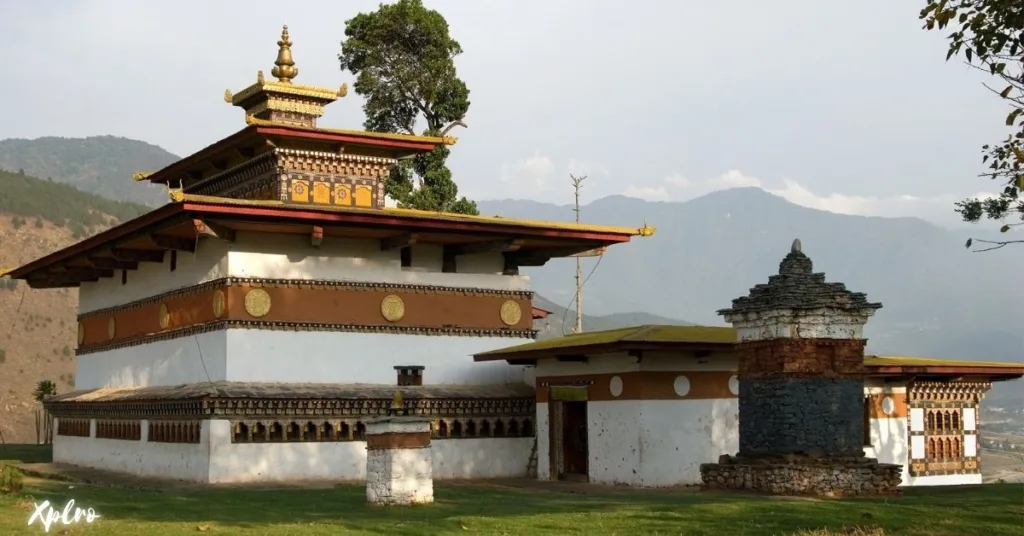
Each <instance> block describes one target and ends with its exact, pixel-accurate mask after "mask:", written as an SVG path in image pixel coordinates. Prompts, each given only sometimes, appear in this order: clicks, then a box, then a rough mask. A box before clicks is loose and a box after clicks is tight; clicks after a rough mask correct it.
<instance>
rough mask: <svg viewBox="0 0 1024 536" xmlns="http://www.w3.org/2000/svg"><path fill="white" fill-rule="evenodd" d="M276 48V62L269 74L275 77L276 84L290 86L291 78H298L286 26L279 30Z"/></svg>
mask: <svg viewBox="0 0 1024 536" xmlns="http://www.w3.org/2000/svg"><path fill="white" fill-rule="evenodd" d="M277 46H278V49H277V61H275V62H274V66H275V67H274V68H273V69H272V70H271V71H270V74H272V75H273V76H275V77H277V81H278V82H281V83H282V84H290V83H292V79H293V78H295V77H296V76H299V70H298V69H297V68H296V67H295V61H294V60H293V59H292V42H291V40H290V39H289V38H288V25H287V24H285V25H284V28H282V29H281V40H280V41H278V42H277Z"/></svg>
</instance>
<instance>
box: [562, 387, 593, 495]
mask: <svg viewBox="0 0 1024 536" xmlns="http://www.w3.org/2000/svg"><path fill="white" fill-rule="evenodd" d="M563 404H564V411H565V415H564V417H563V419H564V420H563V423H564V426H563V427H562V461H563V463H564V467H565V473H566V474H567V475H579V476H584V477H585V476H587V403H586V402H563Z"/></svg>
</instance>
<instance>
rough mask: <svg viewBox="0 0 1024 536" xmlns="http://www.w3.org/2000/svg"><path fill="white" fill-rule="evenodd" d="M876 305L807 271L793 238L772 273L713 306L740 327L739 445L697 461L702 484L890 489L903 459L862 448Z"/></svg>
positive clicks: (798, 490) (815, 491)
mask: <svg viewBox="0 0 1024 536" xmlns="http://www.w3.org/2000/svg"><path fill="white" fill-rule="evenodd" d="M881 307H882V305H881V304H880V303H871V302H869V301H868V300H867V296H866V295H864V294H863V293H858V292H851V291H849V290H847V288H846V286H845V285H843V284H842V283H828V282H826V281H825V275H824V274H821V273H814V272H813V264H812V263H811V259H809V258H808V257H807V256H806V255H804V253H803V251H802V248H801V244H800V240H795V241H793V247H792V249H791V251H790V252H789V254H788V255H786V257H785V258H784V259H783V260H782V262H781V263H780V264H779V273H778V274H777V275H773V276H771V277H769V278H768V283H767V284H760V285H757V286H755V287H754V288H752V289H751V290H750V294H749V295H748V296H744V297H741V298H737V299H735V300H733V302H732V307H731V308H729V309H722V310H720V311H718V313H719V314H720V315H722V316H724V317H725V319H726V320H727V321H729V322H731V323H732V325H733V327H735V328H736V332H737V339H738V343H737V345H736V352H737V356H738V358H739V419H740V422H739V443H740V445H739V446H740V451H739V453H738V455H737V456H736V457H727V456H726V457H723V460H721V463H719V464H705V466H702V467H701V473H702V478H703V480H704V483H705V485H707V486H709V487H725V488H741V489H751V490H757V491H766V492H769V493H776V494H787V495H789V494H794V495H795V494H810V495H865V494H890V493H892V492H894V490H895V487H896V486H898V485H899V474H900V470H901V468H900V466H898V465H896V466H887V465H879V464H878V463H877V462H875V460H869V459H867V458H865V457H864V420H863V400H864V375H865V369H864V346H865V344H866V342H867V341H866V340H865V339H864V336H863V328H864V325H865V324H866V323H867V321H868V318H869V317H870V316H871V315H873V314H874V313H875V311H876V310H878V309H880V308H881ZM865 469H868V470H867V471H864V470H865ZM893 478H895V482H893ZM787 481H788V482H787Z"/></svg>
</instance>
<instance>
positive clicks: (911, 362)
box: [864, 355, 1024, 368]
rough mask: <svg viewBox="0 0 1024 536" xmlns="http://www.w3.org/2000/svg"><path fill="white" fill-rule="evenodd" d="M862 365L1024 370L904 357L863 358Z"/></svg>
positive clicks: (1005, 365)
mask: <svg viewBox="0 0 1024 536" xmlns="http://www.w3.org/2000/svg"><path fill="white" fill-rule="evenodd" d="M864 364H865V365H867V366H869V367H993V368H1024V363H997V362H992V361H966V360H963V359H960V360H956V359H938V358H934V357H905V356H888V355H886V356H882V355H869V356H864Z"/></svg>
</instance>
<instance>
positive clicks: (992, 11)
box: [921, 0, 1024, 251]
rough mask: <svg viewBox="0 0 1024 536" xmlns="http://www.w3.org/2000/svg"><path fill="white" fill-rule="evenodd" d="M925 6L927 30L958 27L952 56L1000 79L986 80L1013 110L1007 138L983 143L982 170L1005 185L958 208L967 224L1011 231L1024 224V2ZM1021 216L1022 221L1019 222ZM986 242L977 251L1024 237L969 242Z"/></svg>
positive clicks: (956, 0)
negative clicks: (996, 224)
mask: <svg viewBox="0 0 1024 536" xmlns="http://www.w3.org/2000/svg"><path fill="white" fill-rule="evenodd" d="M927 3H928V5H927V6H926V7H925V8H924V9H922V10H921V19H922V20H924V21H925V25H924V27H925V29H926V30H940V31H942V30H945V29H947V28H949V29H952V30H953V32H952V33H951V34H949V36H948V38H947V39H948V41H949V50H948V51H947V53H946V59H947V60H949V59H950V58H953V57H954V56H956V57H962V58H964V59H965V60H966V62H967V64H968V65H970V66H972V67H974V68H976V69H980V70H983V71H984V72H986V73H988V74H989V75H991V76H992V77H993V78H994V79H995V80H996V84H995V85H990V84H986V85H985V87H987V88H988V89H989V90H991V91H992V92H993V93H994V94H996V95H998V96H999V98H1001V99H1003V101H1005V102H1006V103H1007V104H1008V105H1009V107H1010V111H1009V113H1008V114H1007V116H1006V126H1007V127H1009V129H1010V133H1009V134H1008V135H1007V137H1006V139H1004V140H1003V141H1001V142H999V143H997V144H993V145H984V146H982V162H983V164H984V165H985V166H986V170H985V171H984V172H983V173H982V174H981V176H982V177H986V178H989V179H992V180H996V181H998V182H999V183H1000V184H1001V185H1002V191H1001V192H1000V193H999V194H998V195H997V196H996V197H989V198H978V199H965V200H963V201H959V202H957V203H956V211H957V213H959V214H960V216H961V217H962V218H963V220H964V221H966V222H971V223H975V222H979V221H981V220H982V219H983V218H988V219H991V220H1000V221H1004V222H1005V221H1006V220H1008V219H1009V220H1011V223H1004V224H1003V225H1002V227H1000V231H1001V232H1004V233H1005V232H1008V231H1009V230H1010V229H1012V228H1013V227H1016V226H1020V225H1024V200H1022V199H1021V191H1022V190H1024V2H1022V1H1021V0H953V1H949V0H927ZM1013 220H1020V221H1013ZM973 244H984V245H985V246H984V247H982V248H980V249H977V250H976V251H988V250H992V249H999V248H1002V247H1004V246H1007V245H1010V244H1024V240H980V239H972V240H968V241H967V247H968V248H970V247H971V246H972V245H973Z"/></svg>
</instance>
